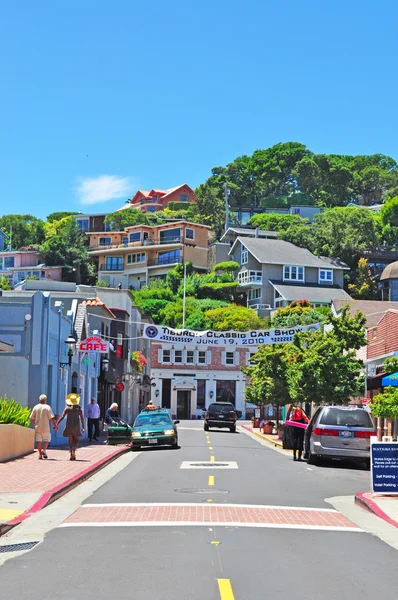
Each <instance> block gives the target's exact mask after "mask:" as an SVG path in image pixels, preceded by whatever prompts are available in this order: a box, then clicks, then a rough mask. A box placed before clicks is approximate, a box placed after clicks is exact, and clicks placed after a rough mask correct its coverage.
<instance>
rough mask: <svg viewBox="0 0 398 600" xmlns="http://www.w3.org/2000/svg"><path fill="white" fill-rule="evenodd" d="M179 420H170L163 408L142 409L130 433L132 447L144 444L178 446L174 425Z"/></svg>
mask: <svg viewBox="0 0 398 600" xmlns="http://www.w3.org/2000/svg"><path fill="white" fill-rule="evenodd" d="M179 422H180V421H174V422H173V421H172V419H171V417H170V415H169V413H168V411H167V410H166V409H164V408H157V409H154V410H150V411H148V410H144V411H142V412H140V414H139V415H138V417H137V418H136V420H135V421H134V425H133V431H132V433H131V442H132V449H133V450H135V449H137V448H142V447H145V446H171V447H172V448H174V449H177V448H179V445H178V432H177V427H176V425H177V424H178V423H179Z"/></svg>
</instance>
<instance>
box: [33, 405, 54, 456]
mask: <svg viewBox="0 0 398 600" xmlns="http://www.w3.org/2000/svg"><path fill="white" fill-rule="evenodd" d="M30 420H31V422H32V423H33V425H34V426H35V439H36V443H37V451H38V453H39V458H40V459H42V458H48V456H47V448H48V444H49V443H50V442H51V430H50V423H52V424H53V427H54V429H55V431H57V429H58V425H57V423H56V422H55V417H54V413H53V411H52V409H51V406H49V405H48V404H47V396H46V395H45V394H42V395H41V396H39V404H36V406H35V407H34V408H33V410H32V412H31V413H30Z"/></svg>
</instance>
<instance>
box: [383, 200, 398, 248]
mask: <svg viewBox="0 0 398 600" xmlns="http://www.w3.org/2000/svg"><path fill="white" fill-rule="evenodd" d="M380 220H381V224H382V238H383V240H384V241H385V242H386V243H387V244H391V245H395V244H397V242H398V196H395V197H394V198H391V199H390V200H387V202H386V203H385V204H384V205H383V206H382V209H381V211H380Z"/></svg>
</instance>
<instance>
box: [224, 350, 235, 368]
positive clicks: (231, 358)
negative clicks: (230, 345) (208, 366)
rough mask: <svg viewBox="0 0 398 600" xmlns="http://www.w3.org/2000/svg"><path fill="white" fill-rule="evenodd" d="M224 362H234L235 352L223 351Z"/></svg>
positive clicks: (229, 363)
mask: <svg viewBox="0 0 398 600" xmlns="http://www.w3.org/2000/svg"><path fill="white" fill-rule="evenodd" d="M225 364H226V365H234V364H235V352H226V353H225Z"/></svg>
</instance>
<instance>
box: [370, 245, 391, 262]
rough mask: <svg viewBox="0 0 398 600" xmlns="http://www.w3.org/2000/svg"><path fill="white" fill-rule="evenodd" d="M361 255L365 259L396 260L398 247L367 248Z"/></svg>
mask: <svg viewBox="0 0 398 600" xmlns="http://www.w3.org/2000/svg"><path fill="white" fill-rule="evenodd" d="M361 254H362V256H364V257H365V258H384V259H395V260H396V259H397V258H398V247H397V246H375V247H374V248H367V249H366V250H362V252H361Z"/></svg>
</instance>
